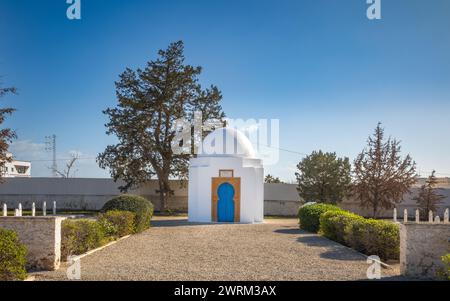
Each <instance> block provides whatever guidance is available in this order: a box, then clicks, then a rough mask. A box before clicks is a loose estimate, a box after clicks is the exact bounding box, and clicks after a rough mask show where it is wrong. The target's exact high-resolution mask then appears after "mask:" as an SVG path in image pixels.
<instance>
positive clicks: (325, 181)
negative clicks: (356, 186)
mask: <svg viewBox="0 0 450 301" xmlns="http://www.w3.org/2000/svg"><path fill="white" fill-rule="evenodd" d="M297 168H298V169H299V172H298V173H296V174H295V175H296V177H297V182H298V190H299V193H300V196H301V197H302V198H303V199H304V200H305V201H307V202H319V203H330V204H336V203H337V202H340V201H342V200H343V199H344V198H345V197H346V196H347V195H348V192H349V190H350V184H351V174H350V170H351V166H350V161H349V159H348V158H338V157H337V156H336V153H323V152H322V151H318V152H316V151H314V152H313V153H312V154H311V155H309V156H307V157H306V158H304V159H303V160H302V161H301V162H300V163H299V164H298V165H297Z"/></svg>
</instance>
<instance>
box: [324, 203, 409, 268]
mask: <svg viewBox="0 0 450 301" xmlns="http://www.w3.org/2000/svg"><path fill="white" fill-rule="evenodd" d="M320 233H321V234H322V235H323V236H325V237H327V238H329V239H332V240H334V241H337V242H339V243H342V244H344V245H347V246H349V247H351V248H354V249H355V250H357V251H359V252H362V253H365V254H366V255H369V256H370V255H377V256H379V257H380V258H381V259H383V260H388V259H395V260H397V259H399V256H400V230H399V227H398V225H396V224H394V223H392V222H388V221H382V220H375V219H365V218H363V217H361V216H359V215H356V214H353V213H350V212H348V211H344V210H341V211H334V212H326V213H324V214H323V215H322V216H321V217H320Z"/></svg>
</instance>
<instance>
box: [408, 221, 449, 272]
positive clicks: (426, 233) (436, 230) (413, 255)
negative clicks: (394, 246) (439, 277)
mask: <svg viewBox="0 0 450 301" xmlns="http://www.w3.org/2000/svg"><path fill="white" fill-rule="evenodd" d="M449 238H450V224H442V223H441V224H433V223H420V224H417V223H407V224H401V225H400V271H401V273H402V275H405V276H407V277H413V278H424V279H433V278H435V277H436V273H437V271H438V269H439V268H443V264H442V261H441V257H442V256H444V255H446V254H448V253H450V242H449Z"/></svg>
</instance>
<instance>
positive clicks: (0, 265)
mask: <svg viewBox="0 0 450 301" xmlns="http://www.w3.org/2000/svg"><path fill="white" fill-rule="evenodd" d="M26 256H27V249H26V248H25V246H23V245H22V244H21V243H20V242H19V238H18V237H17V234H16V233H15V232H14V231H10V230H5V229H2V228H0V281H18V280H24V279H25V278H26V277H27V271H26V268H25V266H26V262H27V261H26Z"/></svg>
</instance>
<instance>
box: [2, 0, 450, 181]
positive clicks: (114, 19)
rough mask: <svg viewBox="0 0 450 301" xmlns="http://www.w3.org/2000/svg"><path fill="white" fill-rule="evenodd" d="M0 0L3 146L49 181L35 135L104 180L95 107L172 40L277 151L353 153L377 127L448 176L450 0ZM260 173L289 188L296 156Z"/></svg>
mask: <svg viewBox="0 0 450 301" xmlns="http://www.w3.org/2000/svg"><path fill="white" fill-rule="evenodd" d="M65 2H66V1H65V0H40V1H35V0H29V1H26V0H0V36H1V37H2V39H1V43H0V75H2V79H1V80H2V82H3V84H4V85H14V86H16V87H17V88H18V89H19V92H20V94H19V95H18V96H9V97H7V98H4V99H3V100H2V105H11V106H14V107H15V108H17V109H18V111H17V113H15V114H14V116H13V117H12V118H11V119H10V120H9V121H8V122H7V125H8V126H11V127H13V128H14V129H16V130H17V133H18V135H19V139H18V141H17V142H16V143H15V144H14V145H13V146H12V148H11V149H12V150H13V151H14V154H15V155H16V157H17V158H18V159H23V160H31V161H32V162H33V176H48V175H50V171H49V170H48V168H47V166H50V165H51V162H48V161H47V160H49V159H50V158H51V155H50V154H49V153H46V152H45V150H44V149H43V148H44V147H43V142H44V137H45V136H46V135H49V134H56V135H57V137H58V140H57V144H58V145H57V146H58V158H59V159H60V160H61V161H58V164H59V165H60V166H61V165H63V164H64V161H63V159H65V158H67V157H69V152H70V151H78V152H81V153H82V156H83V158H85V159H84V160H81V161H80V163H79V164H78V167H77V169H78V171H77V174H76V175H77V176H80V177H105V176H107V175H108V174H107V173H106V172H105V171H102V170H101V169H99V168H98V167H97V166H96V164H95V160H94V159H93V158H94V157H95V156H96V155H97V153H99V152H101V151H102V150H103V149H104V148H105V146H106V145H107V144H108V143H113V142H114V139H113V138H112V137H108V136H106V134H105V128H104V126H103V125H104V123H105V122H106V119H105V116H103V114H102V113H101V111H102V110H103V109H105V108H107V107H109V106H114V105H115V103H116V100H115V91H114V81H115V80H116V79H117V77H118V75H119V74H120V73H121V72H122V71H123V70H124V69H125V68H126V67H131V68H137V67H141V66H144V64H145V63H146V62H147V61H148V60H150V59H154V58H155V56H156V52H157V50H158V49H161V48H165V47H166V46H167V45H168V44H169V43H170V42H172V41H177V40H180V39H181V40H183V41H184V42H185V47H186V57H187V62H188V63H190V64H193V65H201V66H202V67H203V68H204V72H203V74H202V76H201V81H202V83H203V84H205V85H207V84H211V83H213V84H215V85H217V86H218V87H219V88H220V89H221V90H222V92H223V95H224V100H223V107H224V110H225V112H226V114H227V116H229V117H231V118H277V119H279V120H280V129H281V134H280V147H281V148H284V149H289V150H293V151H297V152H299V153H310V152H311V151H312V150H316V149H322V150H325V151H336V152H337V153H338V154H339V155H345V156H349V157H350V158H351V159H353V158H354V157H355V156H356V154H357V153H358V152H359V151H361V149H362V148H363V147H364V145H365V141H366V139H367V136H368V135H369V134H370V133H371V132H372V131H373V129H374V127H375V126H376V124H377V122H378V121H381V122H383V124H384V126H385V127H386V132H387V134H390V135H392V136H394V137H396V138H398V139H400V140H402V142H403V150H404V152H408V153H410V154H411V155H412V156H413V158H414V159H415V160H416V162H417V164H418V168H419V170H420V171H421V172H422V173H423V174H426V173H427V172H429V171H431V170H432V169H436V170H437V171H438V173H440V175H441V176H447V175H448V176H450V155H449V154H450V132H449V130H450V118H449V117H448V116H447V114H448V112H449V109H450V2H449V1H447V0H432V1H425V0H396V1H386V0H383V1H382V20H376V21H370V20H368V19H367V18H366V9H367V4H366V1H365V0H346V1H333V0H280V1H275V0H271V1H269V0H240V1H238V0H214V1H201V0H190V1H186V0H165V1H162V0H161V1H148V0H128V1H123V0H108V1H107V0H82V20H79V21H70V20H68V19H67V18H66V8H67V6H68V5H67V4H66V3H65ZM280 156H281V157H280V162H279V164H277V165H276V166H272V167H269V168H268V172H270V173H273V174H275V175H276V176H280V177H282V178H284V179H285V180H293V179H294V178H295V177H294V172H295V171H294V169H295V165H296V164H297V163H298V161H299V160H300V159H301V155H300V154H294V153H288V152H281V153H280Z"/></svg>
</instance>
